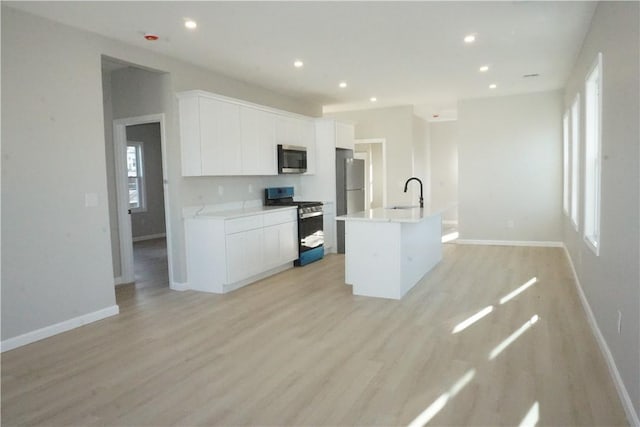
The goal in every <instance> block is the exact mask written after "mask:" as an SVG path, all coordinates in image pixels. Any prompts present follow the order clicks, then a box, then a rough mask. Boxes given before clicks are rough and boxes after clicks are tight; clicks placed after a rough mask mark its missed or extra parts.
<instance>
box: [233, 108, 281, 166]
mask: <svg viewBox="0 0 640 427" xmlns="http://www.w3.org/2000/svg"><path fill="white" fill-rule="evenodd" d="M275 126H276V117H275V114H273V113H269V112H267V111H262V110H258V109H256V108H251V107H244V106H242V107H240V128H241V132H240V133H241V146H242V174H243V175H277V174H278V156H277V151H276V140H275Z"/></svg>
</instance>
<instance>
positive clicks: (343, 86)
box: [338, 82, 347, 89]
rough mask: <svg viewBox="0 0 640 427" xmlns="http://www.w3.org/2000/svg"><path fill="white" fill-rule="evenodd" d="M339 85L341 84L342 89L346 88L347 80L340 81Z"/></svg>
mask: <svg viewBox="0 0 640 427" xmlns="http://www.w3.org/2000/svg"><path fill="white" fill-rule="evenodd" d="M338 86H340V87H341V88H342V89H344V88H345V87H347V82H340V84H339V85H338Z"/></svg>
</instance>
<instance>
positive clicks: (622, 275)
mask: <svg viewBox="0 0 640 427" xmlns="http://www.w3.org/2000/svg"><path fill="white" fill-rule="evenodd" d="M638 16H640V8H639V4H638V2H628V3H623V2H601V3H599V4H598V7H597V9H596V11H595V14H594V16H593V20H592V23H591V28H590V30H589V32H588V34H587V37H586V38H585V41H584V44H583V46H582V51H581V52H580V54H579V56H578V58H577V61H576V63H575V66H574V68H573V71H572V73H571V76H570V78H569V80H568V82H567V87H566V90H565V93H564V105H565V108H569V106H570V105H571V104H570V103H571V102H572V100H573V98H574V97H575V94H576V93H578V92H580V94H581V99H582V108H581V114H582V117H581V121H580V122H581V123H584V79H585V77H586V76H587V73H588V70H589V69H590V67H591V66H592V64H593V63H594V61H595V59H596V55H597V53H598V52H602V57H603V59H602V66H603V71H602V76H603V83H602V96H603V99H602V155H603V162H602V176H601V191H602V193H601V195H602V204H601V229H600V232H601V233H600V234H601V242H600V256H595V255H594V253H593V252H592V251H591V250H590V249H589V248H588V247H587V246H586V244H585V243H584V240H583V238H582V233H583V228H582V222H583V218H582V215H580V227H579V230H578V232H576V231H575V230H574V228H573V226H572V225H571V224H570V220H569V218H568V217H566V216H564V215H563V231H564V242H565V245H566V246H567V248H568V250H569V254H570V256H571V259H572V260H573V264H574V266H575V268H576V272H577V274H578V278H579V280H580V284H581V286H582V289H583V290H584V293H585V296H586V298H587V300H588V301H589V305H590V306H591V309H592V311H593V314H594V316H595V319H596V321H597V324H598V327H599V329H600V331H601V332H602V335H603V337H604V339H605V341H606V343H607V346H608V347H609V349H610V350H611V354H612V355H613V359H614V361H615V364H616V366H617V369H618V371H619V372H620V376H621V377H622V380H623V381H624V383H625V386H626V389H627V391H628V393H629V395H630V398H631V401H632V402H633V404H634V405H635V411H636V413H637V414H638V415H639V416H640V342H639V340H640V318H639V316H640V273H639V270H638V269H639V267H638V264H639V262H640V254H639V248H638V244H639V243H638V242H639V241H640V233H639V231H638V227H639V225H640V217H639V213H638V205H639V203H640V200H639V195H638V186H639V183H640V175H639V172H638V170H639V169H640V166H639V160H638V156H639V145H640V143H639V140H638V139H639V138H638V135H639V134H640V129H639V126H638V120H639V119H638V118H639V117H640V107H639V104H640V99H639V92H640V87H639V83H638V80H639V76H640V70H639V66H638V63H639V62H640V58H639V52H640V46H639V42H638V40H639V39H640V31H639V29H638V27H639V25H640V24H639V22H640V21H639V19H638ZM582 129H584V125H582ZM581 137H582V138H583V139H582V140H581V142H580V144H581V147H584V130H583V131H582V132H581ZM583 151H584V150H583ZM582 155H584V153H583V154H582ZM581 164H582V165H584V158H582V160H581ZM581 170H584V169H581ZM580 179H581V182H580V188H581V189H583V181H582V180H583V179H584V177H583V176H582V175H581V176H580ZM583 200H584V194H583V193H581V194H580V197H579V206H581V208H580V211H582V203H583ZM580 214H582V212H580ZM618 310H620V311H621V313H622V331H621V333H620V334H618V331H617V321H618Z"/></svg>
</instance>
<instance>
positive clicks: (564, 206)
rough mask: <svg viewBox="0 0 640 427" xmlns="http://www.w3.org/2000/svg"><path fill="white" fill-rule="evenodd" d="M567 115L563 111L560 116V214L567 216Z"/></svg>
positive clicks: (569, 189)
mask: <svg viewBox="0 0 640 427" xmlns="http://www.w3.org/2000/svg"><path fill="white" fill-rule="evenodd" d="M569 114H570V110H567V111H565V113H564V115H563V116H562V212H564V214H565V215H566V216H569V205H570V203H571V187H570V186H569V177H570V174H569V167H570V159H569Z"/></svg>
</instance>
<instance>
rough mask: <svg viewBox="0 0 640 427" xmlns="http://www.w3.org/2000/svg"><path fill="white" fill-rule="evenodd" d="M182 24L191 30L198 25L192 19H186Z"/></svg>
mask: <svg viewBox="0 0 640 427" xmlns="http://www.w3.org/2000/svg"><path fill="white" fill-rule="evenodd" d="M184 26H185V27H187V28H188V29H190V30H193V29H195V28H196V27H197V26H198V24H197V23H196V21H194V20H192V19H187V20H186V21H184Z"/></svg>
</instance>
